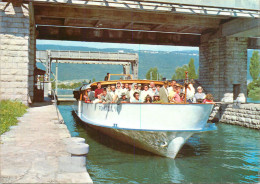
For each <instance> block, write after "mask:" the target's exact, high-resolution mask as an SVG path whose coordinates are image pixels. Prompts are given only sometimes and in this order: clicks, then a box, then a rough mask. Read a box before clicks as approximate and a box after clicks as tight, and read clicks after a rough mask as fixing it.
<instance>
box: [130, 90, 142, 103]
mask: <svg viewBox="0 0 260 184" xmlns="http://www.w3.org/2000/svg"><path fill="white" fill-rule="evenodd" d="M133 96H134V98H133V99H130V102H132V103H141V102H142V101H141V100H140V99H139V96H140V95H139V93H138V92H134V95H133Z"/></svg>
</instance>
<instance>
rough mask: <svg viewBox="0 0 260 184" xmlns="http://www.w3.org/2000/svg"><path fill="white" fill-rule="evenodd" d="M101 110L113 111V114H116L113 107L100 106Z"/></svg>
mask: <svg viewBox="0 0 260 184" xmlns="http://www.w3.org/2000/svg"><path fill="white" fill-rule="evenodd" d="M99 110H100V111H111V112H114V109H113V108H112V106H99Z"/></svg>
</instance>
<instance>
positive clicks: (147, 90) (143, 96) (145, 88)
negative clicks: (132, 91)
mask: <svg viewBox="0 0 260 184" xmlns="http://www.w3.org/2000/svg"><path fill="white" fill-rule="evenodd" d="M147 95H149V96H152V92H151V91H150V90H149V86H148V84H145V85H144V90H143V91H141V94H140V100H141V101H142V102H144V101H145V98H146V96H147Z"/></svg>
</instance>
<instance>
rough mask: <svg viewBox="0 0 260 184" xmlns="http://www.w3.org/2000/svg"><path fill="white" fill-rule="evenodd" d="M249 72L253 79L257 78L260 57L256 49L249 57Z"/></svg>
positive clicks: (259, 72)
mask: <svg viewBox="0 0 260 184" xmlns="http://www.w3.org/2000/svg"><path fill="white" fill-rule="evenodd" d="M249 72H250V75H251V77H252V78H253V81H255V80H257V78H258V76H259V74H260V59H259V55H258V51H254V52H253V55H252V57H251V58H250V65H249Z"/></svg>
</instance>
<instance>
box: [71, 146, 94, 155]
mask: <svg viewBox="0 0 260 184" xmlns="http://www.w3.org/2000/svg"><path fill="white" fill-rule="evenodd" d="M88 151H89V145H88V144H84V143H76V144H69V145H67V152H69V153H70V154H72V155H86V154H87V153H88Z"/></svg>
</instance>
